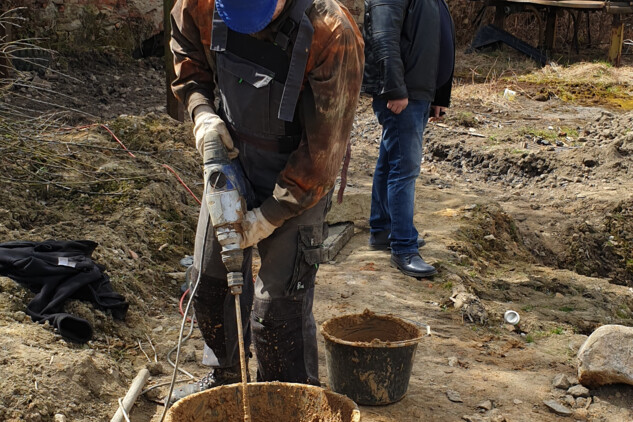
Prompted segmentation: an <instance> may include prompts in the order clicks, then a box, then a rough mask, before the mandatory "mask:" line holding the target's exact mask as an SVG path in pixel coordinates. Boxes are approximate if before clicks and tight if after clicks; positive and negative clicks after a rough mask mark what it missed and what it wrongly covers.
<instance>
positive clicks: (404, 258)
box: [391, 253, 437, 278]
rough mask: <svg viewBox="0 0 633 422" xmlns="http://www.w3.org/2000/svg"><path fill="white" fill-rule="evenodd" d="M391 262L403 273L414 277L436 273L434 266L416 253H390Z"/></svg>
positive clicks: (429, 275)
mask: <svg viewBox="0 0 633 422" xmlns="http://www.w3.org/2000/svg"><path fill="white" fill-rule="evenodd" d="M391 263H392V264H393V265H394V266H395V267H396V268H398V269H399V270H400V271H402V273H403V274H404V275H408V276H411V277H415V278H424V277H431V276H433V275H435V274H437V270H436V269H435V267H434V266H432V265H429V264H427V263H426V262H424V260H423V259H422V257H421V256H420V254H417V253H406V254H402V255H395V254H391Z"/></svg>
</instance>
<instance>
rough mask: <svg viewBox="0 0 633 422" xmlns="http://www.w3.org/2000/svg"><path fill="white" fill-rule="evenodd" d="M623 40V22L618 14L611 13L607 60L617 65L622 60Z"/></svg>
mask: <svg viewBox="0 0 633 422" xmlns="http://www.w3.org/2000/svg"><path fill="white" fill-rule="evenodd" d="M623 42H624V22H622V20H621V19H620V15H613V22H612V23H611V45H610V46H609V56H608V57H609V62H611V63H612V64H613V65H614V66H616V67H619V66H620V64H621V61H622V43H623Z"/></svg>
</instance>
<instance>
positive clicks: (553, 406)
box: [543, 400, 572, 416]
mask: <svg viewBox="0 0 633 422" xmlns="http://www.w3.org/2000/svg"><path fill="white" fill-rule="evenodd" d="M543 404H544V405H545V406H547V407H548V408H549V410H551V411H552V412H554V413H556V414H558V415H561V416H571V414H572V411H571V410H570V409H568V408H567V407H565V406H563V405H562V404H560V403H558V402H557V401H554V400H544V401H543Z"/></svg>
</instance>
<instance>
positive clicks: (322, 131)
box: [171, 0, 364, 225]
mask: <svg viewBox="0 0 633 422" xmlns="http://www.w3.org/2000/svg"><path fill="white" fill-rule="evenodd" d="M293 1H294V0H287V2H286V5H285V6H284V11H283V12H282V14H281V15H280V16H279V17H278V18H277V19H276V20H275V21H273V22H271V23H270V24H269V25H268V26H267V27H266V28H265V29H264V30H262V31H261V32H259V33H257V34H253V35H252V36H255V37H257V38H259V39H264V40H268V41H272V40H273V38H274V34H275V33H276V26H278V25H279V23H280V22H281V21H282V20H283V18H284V15H286V14H287V13H286V12H288V10H289V6H290V5H291V4H292V2H293ZM214 3H215V0H178V1H177V2H176V4H175V5H174V8H173V9H172V12H171V19H172V40H171V49H172V51H173V54H174V64H175V71H176V79H175V80H174V82H173V83H172V88H173V91H174V94H175V95H176V96H177V97H178V98H179V99H180V100H181V101H182V102H183V103H184V104H185V106H186V107H187V110H188V111H189V113H190V114H191V113H192V112H193V110H194V108H195V107H196V106H198V105H200V104H208V105H211V106H213V107H215V106H217V101H216V96H217V92H215V91H216V89H215V87H216V84H215V57H214V54H215V53H214V52H213V51H211V50H210V42H211V30H212V21H213V10H214ZM308 17H309V18H310V21H311V23H312V25H313V27H314V36H313V38H312V44H311V47H310V53H309V57H308V62H307V65H306V70H305V75H304V80H303V86H302V91H301V95H300V97H299V102H298V106H297V107H298V110H299V118H300V121H301V122H302V125H303V135H302V139H301V142H300V144H299V146H298V148H297V149H296V150H295V151H294V152H293V153H292V154H291V155H290V157H289V159H288V162H287V164H286V166H285V168H284V169H283V170H282V171H281V173H280V174H279V177H278V179H277V185H276V186H275V189H274V192H273V196H272V197H270V198H268V199H266V200H265V201H264V202H263V204H262V205H261V210H262V213H263V214H264V216H265V217H266V218H267V219H268V220H269V221H270V222H271V223H273V224H275V225H281V224H282V223H283V222H284V221H285V220H287V219H289V218H291V217H293V216H296V215H298V214H301V213H302V212H303V211H304V210H306V209H308V208H310V207H312V206H313V205H315V204H316V203H317V202H318V201H319V200H320V199H321V198H322V197H324V196H325V195H326V194H327V193H328V192H329V191H330V190H331V189H332V187H333V186H334V183H335V181H336V176H337V174H338V172H339V170H340V168H341V162H342V159H343V156H344V155H345V152H346V149H347V143H348V140H349V133H350V130H351V128H352V123H353V120H354V112H355V109H356V106H357V103H358V97H359V93H360V86H361V82H362V76H363V66H364V55H363V48H364V45H363V39H362V35H361V34H360V31H359V29H358V27H357V25H356V24H355V23H354V20H353V19H352V17H351V15H350V13H349V12H348V11H347V9H345V8H344V7H343V6H342V5H340V4H339V3H338V2H336V1H335V0H314V4H313V7H312V8H311V9H310V10H309V12H308Z"/></svg>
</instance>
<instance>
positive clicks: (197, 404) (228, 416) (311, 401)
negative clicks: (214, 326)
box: [165, 382, 360, 422]
mask: <svg viewBox="0 0 633 422" xmlns="http://www.w3.org/2000/svg"><path fill="white" fill-rule="evenodd" d="M248 398H249V404H250V413H251V422H359V421H360V412H359V411H358V406H357V405H356V403H354V402H353V401H352V400H350V399H349V398H348V397H345V396H343V395H341V394H337V393H335V392H333V391H330V390H326V389H324V388H321V387H315V386H313V385H306V384H295V383H286V382H256V383H251V384H248ZM165 421H166V422H238V421H244V408H243V405H242V384H230V385H224V386H221V387H216V388H211V389H209V390H206V391H202V392H200V393H196V394H192V395H190V396H187V397H185V398H183V399H181V400H178V401H177V402H176V403H175V404H174V405H173V406H172V407H171V408H170V409H169V411H168V412H167V415H166V418H165Z"/></svg>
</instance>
